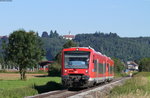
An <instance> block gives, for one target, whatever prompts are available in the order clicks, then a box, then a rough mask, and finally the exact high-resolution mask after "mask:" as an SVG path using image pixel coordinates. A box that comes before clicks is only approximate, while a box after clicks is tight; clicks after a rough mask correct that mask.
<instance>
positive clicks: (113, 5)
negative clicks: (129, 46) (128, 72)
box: [0, 0, 150, 37]
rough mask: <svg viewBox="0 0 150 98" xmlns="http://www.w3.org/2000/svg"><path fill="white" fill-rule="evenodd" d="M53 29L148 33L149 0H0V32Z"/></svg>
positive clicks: (129, 35)
mask: <svg viewBox="0 0 150 98" xmlns="http://www.w3.org/2000/svg"><path fill="white" fill-rule="evenodd" d="M22 28H23V29H25V30H26V31H29V30H34V31H36V32H38V33H39V34H40V35H41V34H42V32H43V31H47V32H48V33H49V32H50V30H57V31H58V33H59V34H60V35H64V34H68V32H69V31H71V33H72V34H78V33H94V32H95V31H101V32H104V33H109V32H113V33H117V34H118V35H119V36H121V37H139V36H150V0H12V2H2V1H0V35H9V34H10V33H12V32H13V31H14V30H18V29H22Z"/></svg>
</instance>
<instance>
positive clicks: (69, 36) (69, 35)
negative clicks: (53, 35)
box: [63, 32, 75, 40]
mask: <svg viewBox="0 0 150 98" xmlns="http://www.w3.org/2000/svg"><path fill="white" fill-rule="evenodd" d="M63 38H64V39H69V40H72V39H74V38H75V35H71V33H70V32H69V34H68V35H63Z"/></svg>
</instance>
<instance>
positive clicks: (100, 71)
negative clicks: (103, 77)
mask: <svg viewBox="0 0 150 98" xmlns="http://www.w3.org/2000/svg"><path fill="white" fill-rule="evenodd" d="M98 70H99V73H100V74H103V64H101V63H99V69H98Z"/></svg>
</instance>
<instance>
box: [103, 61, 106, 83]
mask: <svg viewBox="0 0 150 98" xmlns="http://www.w3.org/2000/svg"><path fill="white" fill-rule="evenodd" d="M105 73H106V63H105V62H103V80H104V81H105V79H106V74H105Z"/></svg>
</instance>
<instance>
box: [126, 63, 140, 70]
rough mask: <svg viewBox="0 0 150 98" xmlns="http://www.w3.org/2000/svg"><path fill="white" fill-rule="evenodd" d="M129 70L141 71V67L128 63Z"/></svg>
mask: <svg viewBox="0 0 150 98" xmlns="http://www.w3.org/2000/svg"><path fill="white" fill-rule="evenodd" d="M127 68H128V69H129V70H139V65H138V64H136V63H135V62H133V61H127Z"/></svg>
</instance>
